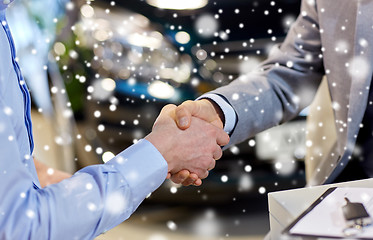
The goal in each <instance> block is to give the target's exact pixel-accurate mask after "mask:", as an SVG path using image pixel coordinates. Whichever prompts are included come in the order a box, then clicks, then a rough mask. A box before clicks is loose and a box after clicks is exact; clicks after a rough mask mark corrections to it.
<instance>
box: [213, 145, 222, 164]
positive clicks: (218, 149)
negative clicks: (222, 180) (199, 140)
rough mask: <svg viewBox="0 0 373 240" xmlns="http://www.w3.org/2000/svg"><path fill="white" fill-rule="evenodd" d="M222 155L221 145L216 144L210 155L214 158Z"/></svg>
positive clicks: (216, 158) (217, 158)
mask: <svg viewBox="0 0 373 240" xmlns="http://www.w3.org/2000/svg"><path fill="white" fill-rule="evenodd" d="M222 156H223V151H222V150H221V147H220V146H218V145H216V148H215V151H214V152H213V153H212V157H213V158H214V160H219V159H220V158H221V157H222ZM214 162H215V161H214Z"/></svg>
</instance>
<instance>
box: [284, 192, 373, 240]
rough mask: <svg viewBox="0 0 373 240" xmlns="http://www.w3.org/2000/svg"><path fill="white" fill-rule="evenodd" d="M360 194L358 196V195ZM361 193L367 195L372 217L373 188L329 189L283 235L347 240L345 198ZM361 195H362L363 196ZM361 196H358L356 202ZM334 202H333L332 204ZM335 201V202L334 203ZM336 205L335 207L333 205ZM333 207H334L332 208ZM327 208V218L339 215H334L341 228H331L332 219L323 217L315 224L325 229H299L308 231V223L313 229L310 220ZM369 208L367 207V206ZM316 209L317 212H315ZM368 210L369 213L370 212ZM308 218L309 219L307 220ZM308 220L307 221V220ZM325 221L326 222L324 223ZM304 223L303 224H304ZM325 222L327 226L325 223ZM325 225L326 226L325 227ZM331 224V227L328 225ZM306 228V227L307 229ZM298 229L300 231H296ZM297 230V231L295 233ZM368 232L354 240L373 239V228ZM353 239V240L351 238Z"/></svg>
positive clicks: (355, 237) (315, 218) (317, 218)
mask: <svg viewBox="0 0 373 240" xmlns="http://www.w3.org/2000/svg"><path fill="white" fill-rule="evenodd" d="M357 193H358V194H357ZM359 193H362V194H365V195H366V196H367V197H366V199H367V201H366V204H369V206H368V208H367V210H368V209H369V210H370V215H371V216H373V215H372V212H373V189H372V188H348V187H339V188H338V187H332V188H329V189H327V190H326V191H325V192H324V193H323V194H322V195H321V196H320V197H319V198H317V199H316V200H315V201H314V202H313V203H312V204H311V205H310V206H309V207H308V208H307V209H306V210H305V211H304V212H303V213H302V214H300V215H299V216H298V217H297V218H296V219H295V220H294V221H293V222H292V223H291V224H290V225H288V226H287V227H286V228H285V229H284V230H283V231H282V234H283V235H285V236H288V237H308V238H310V237H311V238H328V239H346V238H347V237H346V236H345V235H344V234H343V231H342V230H343V227H342V226H343V224H344V222H345V220H344V217H343V213H342V210H341V206H342V204H344V203H343V200H342V199H343V196H348V195H350V196H355V195H359ZM362 194H360V195H362ZM358 197H361V196H356V197H355V200H356V199H357V198H358ZM331 201H332V202H331ZM333 201H334V202H333ZM356 201H361V200H360V199H357V200H356ZM333 204H334V205H333ZM330 206H332V207H330ZM324 207H325V209H324V210H325V214H324V215H325V216H329V215H328V214H329V213H328V211H330V213H337V214H334V215H335V216H334V217H335V218H336V219H338V221H339V223H337V225H338V224H340V226H330V225H331V222H333V221H332V220H331V219H327V220H326V219H320V217H321V218H323V216H322V215H320V217H319V216H317V215H316V217H314V220H315V221H314V223H315V225H319V226H322V227H321V228H323V229H321V228H320V229H318V227H317V226H316V227H315V228H314V229H311V230H309V231H308V229H307V230H306V231H304V232H302V231H301V230H299V229H303V230H304V229H306V227H307V223H305V222H307V221H308V226H310V228H312V226H311V224H312V223H313V222H311V224H310V219H312V216H311V214H313V215H315V214H317V213H320V211H321V210H323V209H322V208H324ZM366 207H367V206H366ZM315 209H316V210H315ZM369 210H368V212H369ZM306 218H308V219H306ZM305 219H306V220H305ZM324 220H325V221H324ZM302 221H303V222H302ZM323 221H324V222H325V224H324V223H323ZM302 224H303V225H304V226H303V227H302V226H301V227H299V226H298V225H302ZM323 224H324V225H323ZM328 224H329V225H328ZM305 226H306V227H305ZM328 227H330V229H331V230H330V229H328V231H327V230H325V228H328ZM296 228H298V229H296ZM294 229H296V231H294ZM329 230H330V231H329ZM367 230H368V231H365V232H362V233H361V234H359V235H356V236H354V237H353V238H352V239H373V226H369V227H367ZM350 239H351V238H350Z"/></svg>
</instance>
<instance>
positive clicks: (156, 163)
mask: <svg viewBox="0 0 373 240" xmlns="http://www.w3.org/2000/svg"><path fill="white" fill-rule="evenodd" d="M106 164H110V165H114V166H115V167H116V168H117V169H118V170H119V171H120V172H121V174H122V175H123V177H124V178H125V179H126V182H127V183H128V185H129V187H130V188H131V190H132V192H133V196H136V200H137V201H139V202H141V201H142V200H143V199H144V198H146V196H148V195H149V194H150V193H152V192H153V191H155V190H156V189H157V188H158V187H159V186H160V185H161V184H162V183H163V182H164V180H165V179H166V177H167V171H168V164H167V162H166V160H165V159H164V158H163V156H162V154H161V153H160V152H159V151H158V149H157V148H155V147H154V146H153V144H151V143H150V142H149V141H147V140H145V139H142V140H140V141H138V142H137V143H136V144H133V145H132V146H130V147H128V148H127V149H125V150H124V151H122V152H121V153H119V154H118V155H117V156H115V157H114V158H113V159H111V160H110V161H108V162H107V163H106Z"/></svg>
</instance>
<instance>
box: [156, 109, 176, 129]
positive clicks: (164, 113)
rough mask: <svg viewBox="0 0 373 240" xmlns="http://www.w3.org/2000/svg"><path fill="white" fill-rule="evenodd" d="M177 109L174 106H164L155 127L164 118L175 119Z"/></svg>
mask: <svg viewBox="0 0 373 240" xmlns="http://www.w3.org/2000/svg"><path fill="white" fill-rule="evenodd" d="M175 109H176V105H174V104H167V105H166V106H164V107H163V108H162V110H161V112H160V113H159V115H158V117H157V119H156V120H155V121H154V125H156V124H157V123H158V122H159V121H161V119H163V118H164V116H171V117H172V118H175V117H174V115H175ZM154 125H153V126H154Z"/></svg>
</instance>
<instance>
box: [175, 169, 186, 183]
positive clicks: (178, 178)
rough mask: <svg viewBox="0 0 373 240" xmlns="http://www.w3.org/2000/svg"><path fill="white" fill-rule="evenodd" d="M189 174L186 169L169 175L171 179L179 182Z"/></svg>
mask: <svg viewBox="0 0 373 240" xmlns="http://www.w3.org/2000/svg"><path fill="white" fill-rule="evenodd" d="M189 175H190V172H189V171H188V170H181V171H179V172H177V173H175V174H173V175H172V176H171V180H172V181H173V182H174V183H177V184H180V183H182V182H184V181H185V180H186V179H187V178H188V177H189Z"/></svg>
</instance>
